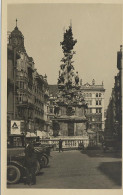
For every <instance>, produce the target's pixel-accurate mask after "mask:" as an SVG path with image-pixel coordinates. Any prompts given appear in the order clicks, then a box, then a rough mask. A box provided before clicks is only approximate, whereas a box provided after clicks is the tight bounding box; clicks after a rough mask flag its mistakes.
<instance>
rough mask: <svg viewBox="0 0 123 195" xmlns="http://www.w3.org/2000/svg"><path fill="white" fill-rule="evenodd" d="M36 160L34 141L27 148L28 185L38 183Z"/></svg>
mask: <svg viewBox="0 0 123 195" xmlns="http://www.w3.org/2000/svg"><path fill="white" fill-rule="evenodd" d="M35 162H36V158H35V153H34V146H33V144H32V143H29V144H28V145H27V147H26V148H25V167H26V176H27V180H26V184H28V185H35V184H36V175H35Z"/></svg>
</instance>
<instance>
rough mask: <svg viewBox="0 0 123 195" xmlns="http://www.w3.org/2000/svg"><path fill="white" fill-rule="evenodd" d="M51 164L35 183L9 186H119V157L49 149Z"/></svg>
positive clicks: (114, 187) (77, 187) (107, 154)
mask: <svg viewBox="0 0 123 195" xmlns="http://www.w3.org/2000/svg"><path fill="white" fill-rule="evenodd" d="M51 155H52V158H50V164H49V166H48V167H47V168H44V169H42V170H41V173H40V174H39V175H38V176H37V177H36V178H37V184H36V185H33V186H31V187H29V186H28V185H24V184H23V183H19V184H14V185H8V187H9V188H43V189H45V188H52V189H118V188H121V158H120V157H119V156H118V154H114V153H103V152H102V151H101V150H98V151H83V152H81V151H64V152H61V153H59V152H57V151H53V152H51Z"/></svg>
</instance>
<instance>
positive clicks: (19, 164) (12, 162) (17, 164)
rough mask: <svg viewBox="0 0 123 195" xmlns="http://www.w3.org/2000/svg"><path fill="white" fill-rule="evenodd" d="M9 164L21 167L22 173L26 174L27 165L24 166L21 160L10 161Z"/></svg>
mask: <svg viewBox="0 0 123 195" xmlns="http://www.w3.org/2000/svg"><path fill="white" fill-rule="evenodd" d="M7 165H14V166H17V167H18V168H19V169H20V171H21V175H25V170H26V167H24V166H23V165H22V164H21V163H20V162H18V161H10V162H7Z"/></svg>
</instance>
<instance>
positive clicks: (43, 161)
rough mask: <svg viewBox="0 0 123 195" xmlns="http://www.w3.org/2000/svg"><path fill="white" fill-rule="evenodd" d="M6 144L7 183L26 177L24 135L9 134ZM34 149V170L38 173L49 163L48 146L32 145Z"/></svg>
mask: <svg viewBox="0 0 123 195" xmlns="http://www.w3.org/2000/svg"><path fill="white" fill-rule="evenodd" d="M7 146H8V149H7V183H8V184H14V183H17V182H19V181H20V180H21V179H25V177H26V167H25V164H24V162H25V160H24V159H25V137H24V135H12V136H10V138H9V140H8V144H7ZM34 151H35V155H36V162H35V171H36V174H38V173H39V171H40V169H41V168H43V167H46V166H47V165H48V163H49V157H50V148H48V147H43V146H41V145H40V146H35V145H34Z"/></svg>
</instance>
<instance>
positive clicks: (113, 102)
mask: <svg viewBox="0 0 123 195" xmlns="http://www.w3.org/2000/svg"><path fill="white" fill-rule="evenodd" d="M122 60H123V59H122V45H121V46H120V51H118V52H117V68H118V73H117V75H116V76H115V82H114V88H113V89H112V94H111V98H110V100H109V105H108V108H107V114H106V120H105V137H109V138H112V137H113V138H115V139H116V141H118V145H119V147H121V145H122Z"/></svg>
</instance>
